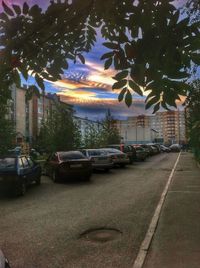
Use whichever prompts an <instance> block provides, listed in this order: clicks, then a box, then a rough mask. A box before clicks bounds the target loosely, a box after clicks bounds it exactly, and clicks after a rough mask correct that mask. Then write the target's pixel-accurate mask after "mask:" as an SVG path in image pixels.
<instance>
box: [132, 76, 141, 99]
mask: <svg viewBox="0 0 200 268" xmlns="http://www.w3.org/2000/svg"><path fill="white" fill-rule="evenodd" d="M129 86H130V88H132V89H133V90H134V91H135V92H136V93H137V94H139V95H140V96H143V92H142V90H141V88H140V87H139V86H138V85H137V84H136V83H135V82H133V81H132V80H129Z"/></svg>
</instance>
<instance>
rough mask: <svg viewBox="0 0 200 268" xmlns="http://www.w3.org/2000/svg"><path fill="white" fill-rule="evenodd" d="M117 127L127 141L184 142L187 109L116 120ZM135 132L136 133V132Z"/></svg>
mask: <svg viewBox="0 0 200 268" xmlns="http://www.w3.org/2000/svg"><path fill="white" fill-rule="evenodd" d="M115 127H117V128H118V130H119V133H120V135H121V136H122V137H123V140H124V141H125V142H132V143H135V142H136V143H138V142H150V141H157V142H164V143H169V144H171V143H184V142H185V141H186V133H185V132H186V128H185V111H180V110H176V111H162V112H157V113H156V114H155V115H138V116H131V117H128V118H127V120H116V122H115ZM134 133H135V134H134Z"/></svg>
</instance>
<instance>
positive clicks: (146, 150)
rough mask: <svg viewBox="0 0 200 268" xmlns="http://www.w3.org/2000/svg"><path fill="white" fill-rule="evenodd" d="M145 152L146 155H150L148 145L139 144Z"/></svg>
mask: <svg viewBox="0 0 200 268" xmlns="http://www.w3.org/2000/svg"><path fill="white" fill-rule="evenodd" d="M139 145H140V146H141V147H142V148H143V149H144V150H145V152H146V156H147V157H148V156H150V155H151V148H150V146H148V145H147V144H139Z"/></svg>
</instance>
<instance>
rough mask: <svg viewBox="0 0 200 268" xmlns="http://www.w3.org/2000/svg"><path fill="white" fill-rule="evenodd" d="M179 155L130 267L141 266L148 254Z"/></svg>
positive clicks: (140, 267) (138, 267)
mask: <svg viewBox="0 0 200 268" xmlns="http://www.w3.org/2000/svg"><path fill="white" fill-rule="evenodd" d="M180 156H181V152H180V153H179V154H178V157H177V159H176V162H175V164H174V166H173V168H172V170H171V173H170V175H169V178H168V180H167V183H166V185H165V188H164V190H163V192H162V194H161V197H160V200H159V202H158V204H157V207H156V209H155V211H154V214H153V217H152V219H151V222H150V225H149V228H148V230H147V232H146V235H145V238H144V240H143V242H142V244H141V246H140V249H139V252H138V254H137V257H136V259H135V261H134V264H133V266H132V268H142V267H143V265H144V263H145V259H146V256H147V254H148V250H149V248H150V245H151V242H152V240H153V237H154V234H155V232H156V228H157V225H158V221H159V218H160V215H161V212H162V208H163V205H164V202H165V199H166V196H167V194H168V190H169V187H170V184H171V182H172V178H173V175H174V173H175V171H176V167H177V165H178V162H179V159H180Z"/></svg>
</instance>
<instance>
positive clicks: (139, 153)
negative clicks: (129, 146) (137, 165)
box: [133, 145, 147, 161]
mask: <svg viewBox="0 0 200 268" xmlns="http://www.w3.org/2000/svg"><path fill="white" fill-rule="evenodd" d="M133 147H134V148H135V150H136V161H144V160H145V159H146V157H147V153H146V151H145V149H144V148H142V147H141V146H139V145H133Z"/></svg>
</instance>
